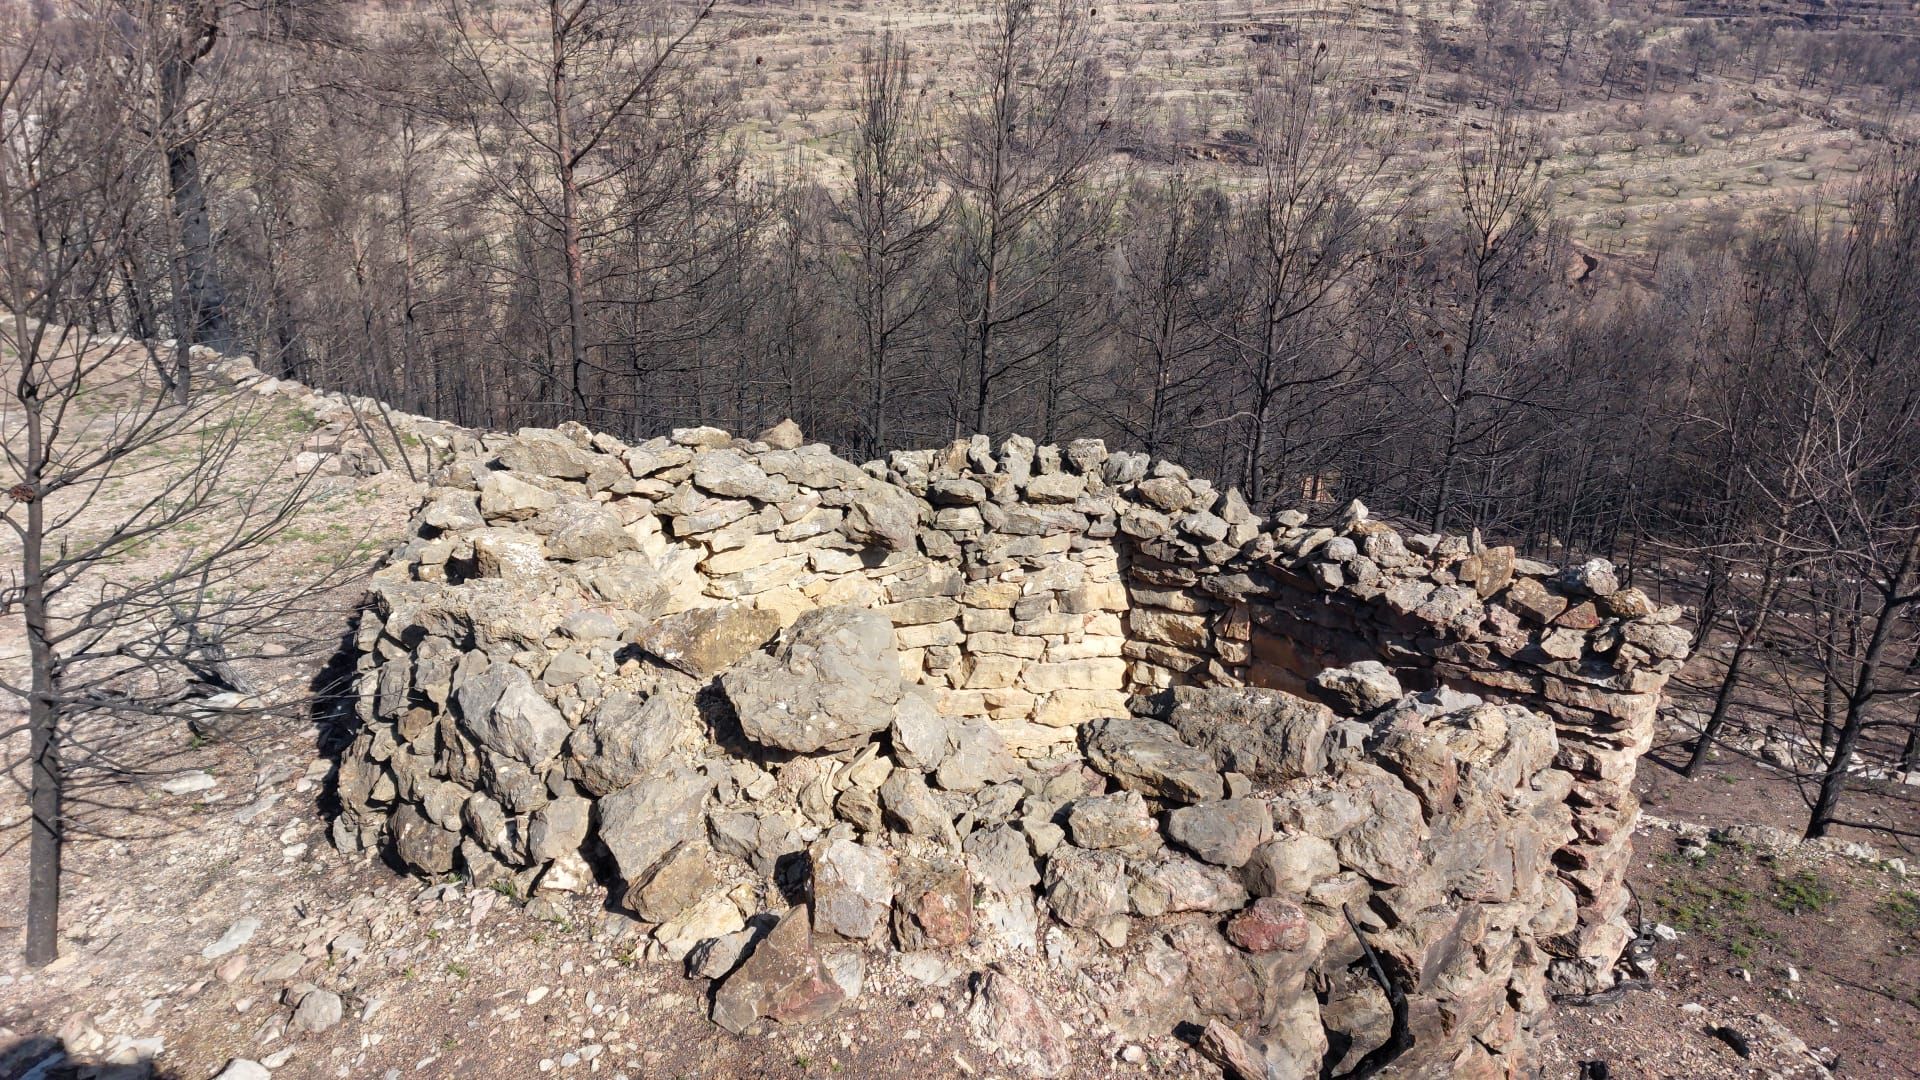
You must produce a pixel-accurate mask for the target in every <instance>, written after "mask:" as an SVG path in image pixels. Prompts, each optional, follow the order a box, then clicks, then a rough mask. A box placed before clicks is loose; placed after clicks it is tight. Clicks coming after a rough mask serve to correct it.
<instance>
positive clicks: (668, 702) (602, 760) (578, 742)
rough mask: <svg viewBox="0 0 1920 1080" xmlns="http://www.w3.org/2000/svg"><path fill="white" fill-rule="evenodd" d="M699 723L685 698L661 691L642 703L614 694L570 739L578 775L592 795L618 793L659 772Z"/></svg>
mask: <svg viewBox="0 0 1920 1080" xmlns="http://www.w3.org/2000/svg"><path fill="white" fill-rule="evenodd" d="M697 719H698V718H697V716H696V715H695V711H694V705H693V700H692V699H691V698H689V697H686V696H684V695H681V694H676V693H674V692H672V691H665V690H663V691H661V692H659V693H656V694H654V695H652V696H651V697H648V698H645V699H644V700H643V699H639V698H636V697H635V696H634V695H632V694H630V693H627V692H626V691H615V692H614V693H612V694H609V695H607V697H606V698H605V699H604V700H603V701H601V703H600V704H599V705H597V706H595V707H594V710H593V711H592V712H591V713H589V714H588V716H587V719H586V722H585V723H583V724H581V725H580V727H578V728H576V729H575V730H574V732H573V734H572V735H571V736H569V737H568V739H567V753H568V755H569V756H570V757H571V758H572V759H573V772H574V775H576V776H577V777H578V779H579V781H580V786H581V787H582V788H584V789H585V790H586V791H587V792H588V793H590V794H593V795H606V794H609V793H611V792H614V791H618V790H619V789H621V788H623V787H626V786H627V785H628V784H631V783H633V782H635V781H636V780H639V779H641V778H643V777H645V776H648V775H650V774H651V773H653V772H654V771H655V770H656V769H658V768H659V767H660V764H661V762H663V761H665V760H666V758H667V755H668V754H669V753H671V752H672V750H673V748H674V745H675V744H676V743H677V742H678V741H679V740H680V739H681V738H682V737H684V736H686V735H687V734H688V733H689V732H690V731H692V730H693V729H694V728H695V725H696V723H697Z"/></svg>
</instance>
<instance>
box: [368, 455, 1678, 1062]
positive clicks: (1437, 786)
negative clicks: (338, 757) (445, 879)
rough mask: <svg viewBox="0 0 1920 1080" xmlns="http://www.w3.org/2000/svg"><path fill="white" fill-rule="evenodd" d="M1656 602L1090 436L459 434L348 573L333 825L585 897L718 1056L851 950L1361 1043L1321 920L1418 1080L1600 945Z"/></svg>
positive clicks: (811, 990)
mask: <svg viewBox="0 0 1920 1080" xmlns="http://www.w3.org/2000/svg"><path fill="white" fill-rule="evenodd" d="M1677 614H1678V613H1677V610H1675V609H1664V610H1656V609H1655V608H1654V606H1653V605H1652V604H1650V603H1648V602H1647V599H1646V597H1645V596H1644V595H1643V594H1640V593H1639V592H1638V591H1637V590H1633V589H1622V588H1620V587H1619V586H1618V583H1617V582H1616V581H1614V580H1613V575H1612V572H1611V568H1610V567H1607V566H1606V565H1605V564H1604V563H1590V564H1588V565H1587V566H1585V567H1580V568H1577V569H1575V570H1574V571H1571V572H1567V573H1560V572H1556V571H1554V570H1552V568H1549V567H1544V566H1540V565H1538V564H1533V563H1529V562H1526V561H1525V560H1520V559H1516V558H1515V557H1514V555H1513V552H1512V550H1511V549H1505V548H1488V547H1486V546H1484V545H1482V544H1480V543H1479V542H1478V541H1477V539H1474V538H1457V537H1447V538H1441V537H1422V536H1406V537H1403V536H1401V535H1400V534H1399V533H1397V532H1395V531H1394V530H1393V529H1391V528H1390V527H1388V526H1386V525H1384V524H1382V523H1380V522H1377V521H1373V520H1371V519H1370V518H1369V517H1368V516H1367V514H1366V512H1365V509H1364V508H1363V507H1360V506H1359V505H1358V504H1354V505H1353V506H1350V507H1349V508H1348V509H1347V511H1346V512H1345V514H1344V515H1342V516H1341V518H1340V519H1339V520H1338V521H1337V522H1335V523H1333V524H1331V525H1329V526H1326V527H1321V528H1309V527H1308V522H1307V518H1306V516H1305V515H1304V514H1300V513H1297V512H1289V513H1284V514H1281V515H1278V516H1277V517H1275V518H1274V519H1272V520H1262V519H1261V518H1260V517H1259V516H1257V515H1255V514H1253V513H1252V512H1251V511H1250V510H1249V509H1248V508H1247V507H1246V505H1245V503H1244V502H1243V501H1242V500H1241V499H1240V497H1239V496H1238V494H1237V493H1235V492H1232V491H1226V492H1220V491H1216V490H1214V489H1213V488H1212V486H1211V485H1210V484H1208V483H1207V482H1206V481H1204V480H1200V479H1196V478H1193V477H1190V476H1189V475H1187V474H1186V473H1185V471H1184V470H1182V469H1180V468H1179V467H1178V466H1175V465H1173V464H1171V463H1167V462H1152V461H1149V460H1148V459H1147V458H1146V457H1145V456H1144V455H1134V454H1125V453H1109V452H1108V451H1107V450H1106V448H1105V447H1104V446H1102V445H1101V444H1100V443H1099V442H1098V441H1094V440H1082V441H1077V442H1074V443H1072V444H1070V445H1068V446H1067V447H1064V448H1061V447H1050V446H1035V445H1034V444H1033V443H1032V442H1031V441H1029V440H1026V439H1022V438H1018V437H1013V438H1009V439H1006V440H1004V441H1002V442H1001V443H1000V444H999V445H998V446H997V447H996V446H994V445H993V444H992V443H991V442H990V441H989V440H987V439H985V438H984V437H976V438H974V439H971V440H964V441H960V442H956V443H954V444H952V445H950V446H949V447H947V448H945V449H942V450H938V451H915V452H902V453H896V454H893V455H891V456H890V457H889V458H888V459H887V460H885V461H880V462H869V463H867V464H866V465H864V466H856V465H853V464H851V463H849V462H846V461H843V460H841V459H839V458H837V457H835V456H834V455H833V454H832V453H831V452H830V451H829V450H828V448H826V447H825V446H821V445H817V444H814V445H808V444H806V443H805V442H804V440H803V439H802V438H801V436H800V433H799V431H798V430H797V429H796V428H794V427H793V426H792V425H791V424H783V425H781V426H779V427H776V428H774V429H771V430H769V431H768V432H766V433H764V434H763V435H762V436H761V437H760V438H758V439H755V440H740V439H734V438H732V437H730V436H728V435H727V434H726V433H724V432H721V431H718V430H715V429H711V428H696V429H687V430H682V431H677V432H675V433H674V434H673V435H672V436H671V437H667V438H661V439H654V440H649V441H648V442H645V443H641V444H639V445H635V446H627V445H625V444H623V443H621V442H619V441H618V440H615V439H612V438H610V437H608V436H605V435H602V434H595V433H592V432H589V431H587V430H586V429H584V428H580V427H578V426H573V425H569V426H566V427H563V428H561V429H558V430H524V431H521V432H519V433H518V434H516V435H512V436H504V435H489V436H483V437H482V438H481V440H480V443H479V445H478V446H477V447H475V448H473V449H472V450H471V451H470V452H467V453H463V454H461V455H460V456H459V457H458V458H456V460H455V461H454V463H453V464H452V466H450V467H449V468H448V469H447V470H445V471H444V473H443V475H442V476H441V477H440V478H439V483H438V486H437V487H436V488H435V490H434V492H433V494H432V496H431V498H430V499H429V501H428V502H427V504H426V506H425V507H424V508H423V509H422V511H421V512H420V513H419V515H418V516H417V517H416V520H415V535H414V536H412V537H411V538H410V539H409V540H408V541H407V542H406V544H405V546H404V547H402V548H400V549H399V550H397V551H396V553H395V555H394V557H393V559H392V560H391V562H390V563H389V565H388V566H387V567H385V568H384V569H383V570H381V571H380V572H379V573H378V574H377V575H376V579H375V582H374V586H373V590H372V600H371V603H370V605H369V607H368V609H367V611H366V612H365V614H364V616H363V618H362V621H361V624H360V628H359V633H358V638H357V645H358V648H359V650H360V653H361V661H360V671H361V674H360V679H361V690H362V693H361V697H360V701H359V718H360V721H361V723H362V725H363V729H362V730H361V732H360V733H359V734H358V736H357V738H356V740H355V742H354V743H353V745H352V747H350V748H349V750H348V751H347V752H346V754H345V755H344V757H343V760H342V762H341V766H340V772H339V776H338V786H339V792H340V796H341V804H342V808H343V809H342V813H341V815H340V817H339V818H338V819H337V821H336V824H335V839H336V842H337V843H339V844H340V845H341V846H342V847H345V848H349V849H352V848H361V847H372V846H376V845H388V846H390V848H391V850H393V851H394V852H395V853H396V854H397V855H398V856H399V858H400V859H402V860H403V861H404V862H406V863H407V864H408V865H410V866H413V867H415V868H416V869H418V870H420V871H422V872H426V873H430V874H437V873H443V872H448V871H460V872H462V873H465V874H467V875H470V876H471V877H472V878H473V879H475V880H476V881H480V882H491V881H496V880H502V879H511V880H512V881H514V882H515V884H516V886H517V887H518V888H519V889H520V890H521V891H522V892H523V893H531V894H539V893H541V892H571V891H577V890H580V889H583V888H592V887H596V886H595V884H594V883H595V882H596V881H602V882H605V883H606V884H607V887H608V888H610V889H612V890H614V891H615V892H616V894H617V896H618V898H619V899H620V901H621V903H622V904H623V905H624V906H625V907H626V908H627V909H628V910H629V911H631V912H633V913H634V914H635V916H636V917H637V918H639V919H640V920H642V921H643V922H645V923H647V924H649V928H650V933H651V935H652V941H653V943H654V944H653V948H655V949H656V950H657V951H659V952H661V953H663V954H664V955H667V956H669V957H672V958H675V959H684V960H686V961H687V962H688V963H689V966H690V969H691V970H693V971H694V972H695V973H698V974H702V975H706V976H709V977H716V978H721V977H723V978H724V980H725V981H724V982H723V984H722V986H721V988H720V991H719V993H718V994H717V995H716V998H715V1019H716V1020H718V1021H719V1022H721V1023H722V1024H724V1025H726V1026H728V1027H729V1028H731V1029H734V1030H748V1029H752V1028H754V1027H756V1026H758V1025H760V1024H764V1023H767V1022H790V1021H798V1020H804V1019H809V1018H812V1017H815V1016H820V1015H824V1014H825V1013H827V1012H830V1011H831V1010H832V1009H833V1008H834V1007H836V1006H837V1005H838V1004H839V1003H840V1002H841V1001H843V1000H844V999H845V998H846V997H847V996H848V995H849V994H851V993H855V992H857V988H858V985H859V981H860V980H859V970H858V967H859V957H860V955H861V953H860V951H859V949H857V948H853V947H851V946H849V945H847V944H845V943H847V942H873V943H878V942H883V941H890V942H892V943H893V944H895V945H897V946H898V947H899V948H902V949H908V950H920V949H928V948H940V949H951V950H961V951H965V952H967V953H968V955H969V957H970V958H973V959H980V958H982V957H985V958H987V959H991V958H992V957H993V956H994V955H995V954H998V953H1018V952H1023V951H1029V950H1033V949H1037V948H1041V947H1042V945H1043V943H1044V946H1045V948H1046V949H1047V950H1048V951H1049V953H1052V952H1053V951H1055V950H1056V947H1065V946H1061V945H1060V942H1062V941H1066V942H1068V943H1069V944H1070V943H1071V941H1073V940H1084V941H1086V942H1089V943H1095V944H1097V945H1099V947H1101V948H1105V949H1124V950H1126V952H1125V953H1124V954H1123V955H1124V957H1125V959H1124V961H1123V962H1122V963H1121V964H1120V966H1119V967H1118V968H1117V969H1116V970H1117V972H1118V975H1119V978H1120V984H1121V985H1120V991H1121V992H1118V993H1116V994H1115V995H1114V996H1113V998H1112V1001H1111V1002H1109V1003H1106V1004H1103V1006H1102V1007H1103V1008H1105V1009H1106V1012H1107V1018H1108V1021H1109V1023H1111V1024H1112V1026H1114V1027H1115V1028H1117V1029H1120V1030H1123V1031H1129V1032H1138V1033H1143V1034H1144V1033H1148V1032H1152V1031H1155V1030H1156V1029H1157V1031H1158V1033H1161V1034H1164V1033H1165V1031H1166V1030H1170V1029H1171V1027H1172V1026H1173V1025H1175V1024H1178V1023H1182V1022H1192V1023H1196V1024H1199V1025H1202V1026H1207V1025H1208V1023H1209V1022H1210V1021H1211V1022H1213V1023H1214V1024H1215V1025H1216V1027H1217V1030H1218V1032H1219V1033H1220V1034H1218V1036H1217V1037H1218V1039H1220V1040H1227V1041H1228V1042H1229V1043H1231V1044H1232V1048H1233V1052H1234V1053H1238V1054H1242V1055H1246V1054H1252V1055H1255V1056H1256V1057H1258V1059H1259V1060H1260V1061H1262V1062H1264V1063H1265V1064H1264V1065H1263V1066H1262V1067H1263V1068H1264V1069H1266V1070H1267V1073H1268V1075H1271V1076H1275V1077H1280V1076H1297V1075H1312V1074H1315V1073H1317V1072H1318V1070H1319V1067H1320V1060H1319V1059H1320V1054H1321V1052H1322V1050H1323V1049H1324V1048H1325V1047H1326V1046H1328V1045H1330V1042H1329V1039H1330V1038H1331V1039H1333V1040H1334V1041H1333V1042H1332V1043H1331V1045H1337V1046H1343V1047H1348V1048H1350V1049H1349V1050H1348V1051H1347V1056H1348V1057H1349V1058H1350V1059H1357V1057H1358V1056H1359V1055H1361V1054H1363V1053H1364V1052H1365V1051H1366V1050H1367V1049H1370V1048H1371V1047H1372V1046H1375V1045H1378V1044H1379V1043H1381V1042H1383V1041H1385V1039H1386V1038H1387V1035H1388V1026H1383V1025H1390V1022H1391V1015H1390V1010H1387V1009H1386V999H1385V997H1384V995H1383V994H1381V992H1380V991H1379V988H1378V987H1377V986H1374V985H1373V983H1372V982H1370V981H1369V979H1368V977H1367V974H1366V968H1365V965H1364V964H1363V963H1361V962H1360V961H1361V951H1360V945H1359V942H1358V940H1357V938H1356V936H1355V933H1354V932H1353V930H1352V929H1351V928H1350V926H1349V923H1348V919H1349V917H1350V916H1351V917H1352V918H1353V919H1354V920H1355V921H1356V922H1357V923H1358V925H1359V926H1360V927H1361V930H1362V932H1363V933H1366V934H1367V935H1368V940H1369V941H1370V942H1371V943H1372V944H1373V945H1374V947H1375V948H1376V949H1377V950H1378V951H1379V952H1380V954H1381V955H1382V956H1383V957H1384V958H1386V960H1387V962H1388V966H1389V967H1390V968H1392V969H1393V970H1395V971H1396V972H1398V973H1400V974H1401V975H1403V976H1405V980H1404V981H1405V982H1406V984H1407V985H1408V987H1409V989H1410V993H1411V994H1412V997H1413V1001H1414V1007H1413V1009H1412V1011H1411V1022H1412V1027H1413V1030H1414V1034H1415V1035H1416V1038H1417V1049H1416V1052H1415V1054H1414V1056H1413V1057H1412V1058H1410V1059H1408V1060H1409V1063H1424V1065H1423V1066H1422V1067H1426V1068H1430V1069H1432V1070H1433V1071H1434V1072H1435V1073H1436V1074H1438V1073H1441V1072H1446V1073H1448V1074H1451V1075H1500V1074H1509V1073H1513V1072H1515V1071H1517V1070H1519V1069H1520V1068H1522V1067H1523V1065H1522V1063H1523V1061H1524V1055H1525V1051H1526V1048H1527V1047H1528V1046H1529V1045H1530V1041H1531V1031H1532V1028H1533V1025H1534V1023H1535V1022H1536V1021H1537V1019H1538V1017H1539V1015H1540V1012H1541V1010H1542V1009H1543V1008H1544V1007H1545V1002H1546V987H1547V986H1548V985H1549V984H1550V982H1549V980H1550V978H1551V982H1552V984H1554V985H1557V986H1558V987H1559V988H1561V989H1569V988H1571V989H1593V988H1596V987H1598V986H1600V985H1604V982H1605V980H1606V979H1607V978H1608V972H1609V971H1610V969H1611V965H1612V961H1613V960H1614V958H1615V957H1616V956H1617V955H1618V953H1619V951H1620V948H1621V947H1622V946H1623V945H1624V944H1625V941H1626V937H1625V936H1624V923H1623V921H1622V919H1621V912H1622V910H1623V908H1624V906H1625V901H1624V892H1623V890H1622V887H1621V877H1622V875H1623V872H1624V867H1625V859H1626V857H1627V855H1628V850H1627V843H1628V838H1629V835H1630V833H1631V828H1632V820H1633V816H1634V814H1635V812H1636V807H1635V806H1634V804H1633V801H1632V795H1631V788H1630V785H1631V780H1632V774H1633V768H1634V764H1635V761H1636V760H1637V757H1638V755H1639V754H1640V753H1642V752H1644V750H1645V749H1646V746H1647V744H1648V741H1649V739H1650V735H1651V730H1652V720H1653V713H1654V708H1655V706H1656V705H1657V702H1658V696H1659V690H1660V688H1661V685H1662V684H1663V683H1664V681H1665V678H1666V677H1667V675H1668V674H1669V673H1670V672H1671V671H1672V670H1674V669H1675V668H1677V667H1678V665H1679V663H1680V661H1681V659H1682V658H1683V654H1684V650H1685V646H1686V637H1685V635H1684V632H1682V631H1680V630H1679V628H1677V627H1675V626H1674V625H1673V620H1674V618H1675V616H1676V615H1677ZM1403 688H1404V689H1403ZM1405 689H1411V690H1413V691H1416V693H1407V692H1404V691H1405ZM1556 731H1557V732H1558V734H1557V735H1556ZM794 897H799V898H801V899H802V901H803V903H802V906H800V907H795V908H793V909H792V910H791V911H789V910H787V906H788V904H789V903H790V902H791V900H792V898H794ZM796 912H797V913H798V914H796ZM1049 920H1050V922H1049ZM1049 925H1051V927H1052V928H1051V929H1047V927H1048V926H1049ZM1059 935H1067V937H1065V938H1061V937H1059ZM834 943H839V944H834ZM1069 951H1071V950H1070V949H1069ZM1321 996H1325V997H1326V1001H1325V1004H1324V1006H1323V1005H1322V1004H1321V1000H1320V999H1321ZM1210 1030H1213V1029H1210ZM1233 1040H1238V1041H1237V1042H1233Z"/></svg>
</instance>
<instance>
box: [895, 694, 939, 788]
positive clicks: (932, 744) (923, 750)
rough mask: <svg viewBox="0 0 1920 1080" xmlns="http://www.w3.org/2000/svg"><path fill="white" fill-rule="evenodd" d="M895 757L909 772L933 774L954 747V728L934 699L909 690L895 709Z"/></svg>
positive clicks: (901, 697)
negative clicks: (923, 771)
mask: <svg viewBox="0 0 1920 1080" xmlns="http://www.w3.org/2000/svg"><path fill="white" fill-rule="evenodd" d="M890 741H891V743H892V745H893V756H894V758H895V759H896V760H897V761H899V762H900V764H901V765H904V766H906V767H907V768H909V769H922V770H932V769H935V768H938V767H939V765H940V763H941V762H942V761H945V760H946V757H947V753H948V752H949V751H950V750H951V749H952V747H953V725H952V723H951V722H950V721H949V720H948V719H947V718H946V717H945V716H942V715H941V714H940V711H939V709H938V708H937V707H936V706H935V705H934V703H933V701H932V700H931V698H930V695H928V694H925V693H922V692H919V691H917V690H913V689H909V690H908V691H907V692H905V693H903V694H901V696H900V700H899V701H898V702H897V703H895V705H894V707H893V726H892V731H891V737H890Z"/></svg>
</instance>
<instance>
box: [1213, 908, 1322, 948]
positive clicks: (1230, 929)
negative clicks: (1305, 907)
mask: <svg viewBox="0 0 1920 1080" xmlns="http://www.w3.org/2000/svg"><path fill="white" fill-rule="evenodd" d="M1227 937H1228V938H1229V939H1230V940H1231V941H1232V942H1233V943H1234V944H1235V945H1238V946H1240V947H1241V948H1243V949H1245V950H1247V951H1248V952H1256V953H1266V952H1274V951H1276V950H1279V949H1289V950H1291V949H1298V948H1302V947H1304V946H1305V945H1306V943H1307V913H1306V912H1305V911H1302V910H1301V909H1300V905H1299V904H1296V903H1294V902H1293V901H1291V900H1283V899H1281V898H1280V897H1278V896H1265V897H1261V898H1260V899H1258V900H1255V901H1254V902H1253V904H1252V905H1251V906H1249V907H1248V908H1247V909H1246V910H1244V911H1242V912H1240V914H1238V915H1235V916H1234V917H1233V918H1232V919H1230V920H1228V922H1227Z"/></svg>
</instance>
